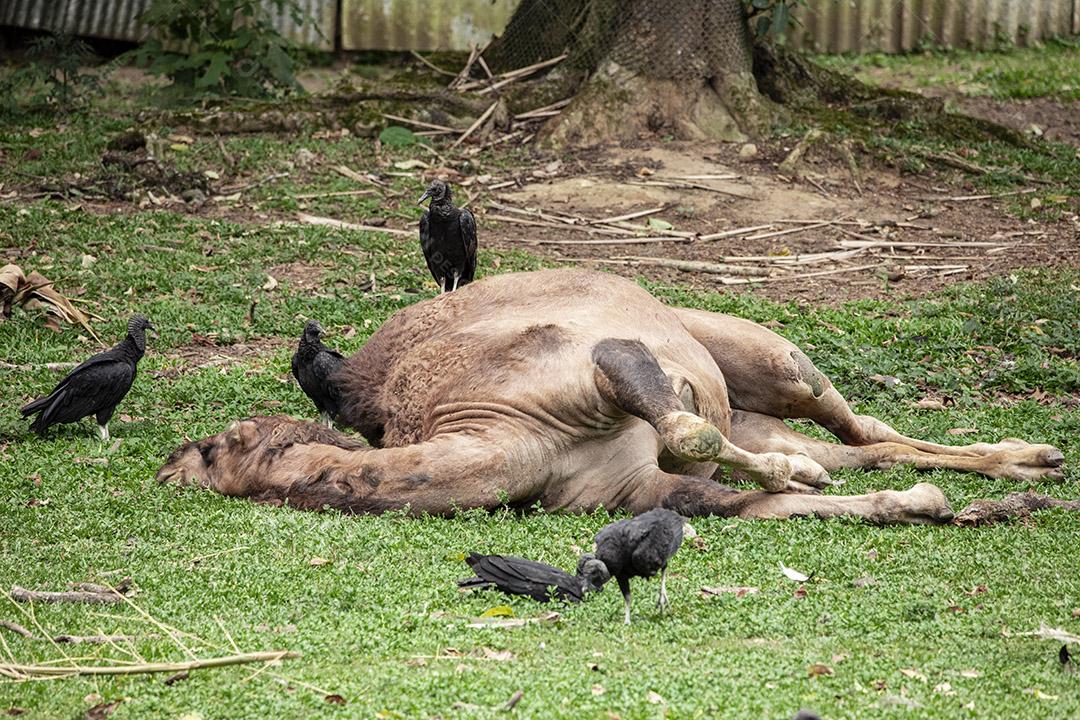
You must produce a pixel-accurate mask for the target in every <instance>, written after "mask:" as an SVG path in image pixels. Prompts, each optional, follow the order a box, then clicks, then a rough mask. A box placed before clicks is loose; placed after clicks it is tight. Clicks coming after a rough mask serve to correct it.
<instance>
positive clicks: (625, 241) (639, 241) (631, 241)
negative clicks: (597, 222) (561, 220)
mask: <svg viewBox="0 0 1080 720" xmlns="http://www.w3.org/2000/svg"><path fill="white" fill-rule="evenodd" d="M511 242H525V243H529V244H530V245H647V244H649V243H664V242H674V243H685V242H690V240H689V239H687V238H684V237H643V238H639V237H635V238H618V239H614V238H613V239H611V240H544V239H540V240H511Z"/></svg>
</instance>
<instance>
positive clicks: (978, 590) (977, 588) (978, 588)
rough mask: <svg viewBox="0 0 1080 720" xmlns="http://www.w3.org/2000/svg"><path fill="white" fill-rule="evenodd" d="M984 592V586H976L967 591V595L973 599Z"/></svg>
mask: <svg viewBox="0 0 1080 720" xmlns="http://www.w3.org/2000/svg"><path fill="white" fill-rule="evenodd" d="M984 592H987V587H986V586H985V585H976V586H975V587H973V588H971V590H969V591H968V592H967V594H968V595H970V596H971V597H975V596H976V595H982V594H983V593H984Z"/></svg>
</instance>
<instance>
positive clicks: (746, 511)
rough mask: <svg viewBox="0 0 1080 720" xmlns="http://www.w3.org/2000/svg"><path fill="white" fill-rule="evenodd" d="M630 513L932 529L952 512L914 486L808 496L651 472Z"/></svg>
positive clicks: (924, 487) (928, 488) (935, 494)
mask: <svg viewBox="0 0 1080 720" xmlns="http://www.w3.org/2000/svg"><path fill="white" fill-rule="evenodd" d="M625 505H626V507H627V509H629V510H630V511H631V512H644V511H645V510H651V509H652V508H654V507H666V508H669V509H671V510H674V511H675V512H677V513H679V514H680V515H685V516H687V517H698V516H704V515H718V516H721V517H741V518H762V519H785V518H792V517H805V516H816V517H836V516H840V515H849V516H853V517H859V518H863V519H864V520H867V521H868V522H872V523H879V524H897V523H916V524H938V523H945V522H948V521H949V520H951V519H952V516H953V513H952V510H951V509H950V508H949V503H948V501H947V500H946V499H945V496H944V495H943V494H942V492H941V490H939V489H938V488H936V487H934V486H933V485H930V484H928V483H918V484H917V485H915V486H913V487H912V488H911V489H910V490H904V491H897V490H882V491H880V492H875V493H870V494H868V495H812V494H806V493H768V492H762V491H760V490H743V491H740V490H733V489H731V488H727V487H724V486H723V485H719V484H717V483H716V482H714V481H713V480H708V479H706V478H699V477H693V476H691V475H673V474H670V473H665V472H664V471H662V470H660V469H659V468H657V470H656V474H655V477H654V478H653V479H652V482H651V483H643V484H642V487H641V488H639V491H638V492H637V493H635V495H634V496H633V497H631V498H630V499H629V500H628V501H627V502H626V503H625Z"/></svg>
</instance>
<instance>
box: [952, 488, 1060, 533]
mask: <svg viewBox="0 0 1080 720" xmlns="http://www.w3.org/2000/svg"><path fill="white" fill-rule="evenodd" d="M1054 507H1059V508H1065V509H1066V510H1080V500H1059V499H1057V498H1052V497H1050V496H1048V495H1040V494H1038V493H1033V492H1015V493H1009V494H1008V495H1006V496H1005V497H1004V498H1002V499H1001V500H975V501H974V502H972V503H971V504H970V505H968V506H967V507H966V508H964V509H963V510H961V511H960V512H958V513H956V517H955V518H953V521H952V522H953V525H960V526H961V527H976V526H979V525H991V524H994V523H999V522H1004V521H1006V520H1011V519H1013V518H1015V517H1027V516H1028V515H1030V514H1031V513H1032V512H1035V511H1036V510H1045V509H1046V508H1054Z"/></svg>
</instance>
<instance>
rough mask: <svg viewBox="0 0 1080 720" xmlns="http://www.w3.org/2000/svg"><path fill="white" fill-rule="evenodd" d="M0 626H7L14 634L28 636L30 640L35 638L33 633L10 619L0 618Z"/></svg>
mask: <svg viewBox="0 0 1080 720" xmlns="http://www.w3.org/2000/svg"><path fill="white" fill-rule="evenodd" d="M0 627H2V628H7V629H8V630H10V631H11V632H13V633H15V634H16V635H22V636H23V637H24V638H30V639H31V640H36V639H37V638H35V637H34V633H32V632H30V631H29V630H27V629H26V628H24V627H23V626H22V625H20V624H19V623H17V622H13V621H11V620H0Z"/></svg>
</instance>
